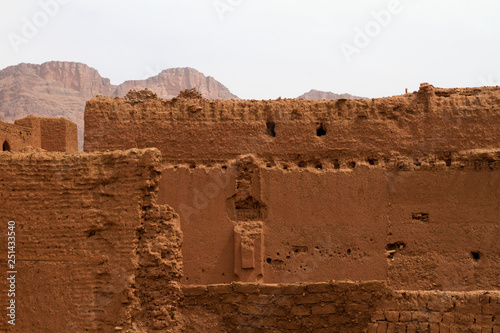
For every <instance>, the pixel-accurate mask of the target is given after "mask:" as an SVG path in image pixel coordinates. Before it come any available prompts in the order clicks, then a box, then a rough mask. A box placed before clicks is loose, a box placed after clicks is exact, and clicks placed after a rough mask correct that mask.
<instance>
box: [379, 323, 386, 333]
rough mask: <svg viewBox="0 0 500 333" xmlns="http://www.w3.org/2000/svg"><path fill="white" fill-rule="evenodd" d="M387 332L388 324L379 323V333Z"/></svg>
mask: <svg viewBox="0 0 500 333" xmlns="http://www.w3.org/2000/svg"><path fill="white" fill-rule="evenodd" d="M386 332H387V322H386V321H381V322H379V323H378V327H377V333H386Z"/></svg>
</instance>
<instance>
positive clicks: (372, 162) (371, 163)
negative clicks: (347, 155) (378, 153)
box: [368, 158, 377, 165]
mask: <svg viewBox="0 0 500 333" xmlns="http://www.w3.org/2000/svg"><path fill="white" fill-rule="evenodd" d="M375 163H377V160H376V159H373V158H369V159H368V164H370V165H375Z"/></svg>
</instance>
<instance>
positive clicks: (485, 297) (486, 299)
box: [479, 292, 491, 304]
mask: <svg viewBox="0 0 500 333" xmlns="http://www.w3.org/2000/svg"><path fill="white" fill-rule="evenodd" d="M490 299H491V294H490V293H489V292H483V293H481V294H480V295H479V303H481V304H488V303H490Z"/></svg>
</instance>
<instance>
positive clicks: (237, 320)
mask: <svg viewBox="0 0 500 333" xmlns="http://www.w3.org/2000/svg"><path fill="white" fill-rule="evenodd" d="M248 318H250V316H247V315H242V314H236V315H234V316H231V323H233V324H234V325H245V326H248Z"/></svg>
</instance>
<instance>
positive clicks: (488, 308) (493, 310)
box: [481, 303, 500, 315]
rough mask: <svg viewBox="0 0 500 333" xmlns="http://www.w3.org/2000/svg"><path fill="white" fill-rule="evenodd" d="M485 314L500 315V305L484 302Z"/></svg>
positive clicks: (483, 310)
mask: <svg viewBox="0 0 500 333" xmlns="http://www.w3.org/2000/svg"><path fill="white" fill-rule="evenodd" d="M481 307H482V312H483V314H489V315H499V314H500V305H498V304H495V303H490V304H483V305H482V306H481Z"/></svg>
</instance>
